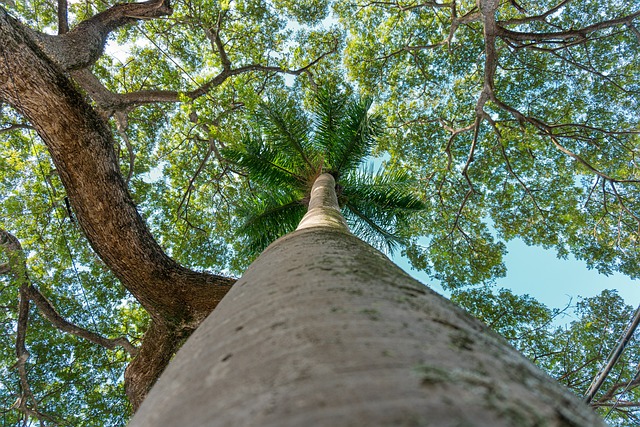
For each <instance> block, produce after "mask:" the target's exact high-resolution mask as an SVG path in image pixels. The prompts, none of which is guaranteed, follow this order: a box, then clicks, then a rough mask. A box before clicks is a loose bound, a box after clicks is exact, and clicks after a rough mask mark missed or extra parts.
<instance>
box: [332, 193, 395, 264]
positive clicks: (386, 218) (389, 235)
mask: <svg viewBox="0 0 640 427" xmlns="http://www.w3.org/2000/svg"><path fill="white" fill-rule="evenodd" d="M343 215H344V217H345V219H346V221H347V225H349V229H350V230H351V232H352V233H353V234H355V235H356V236H358V237H359V238H361V239H362V240H364V241H365V242H367V243H369V244H370V245H371V246H373V247H374V248H376V249H378V250H380V251H382V252H386V253H393V252H394V251H395V250H396V249H397V248H398V246H401V245H402V244H403V243H404V242H403V239H402V238H401V237H399V236H397V235H396V234H394V233H393V231H392V229H393V227H390V225H391V223H393V221H394V218H393V215H389V213H384V212H380V211H378V210H376V209H372V208H371V207H370V206H367V205H366V204H360V203H353V202H349V203H347V204H346V205H345V206H344V208H343Z"/></svg>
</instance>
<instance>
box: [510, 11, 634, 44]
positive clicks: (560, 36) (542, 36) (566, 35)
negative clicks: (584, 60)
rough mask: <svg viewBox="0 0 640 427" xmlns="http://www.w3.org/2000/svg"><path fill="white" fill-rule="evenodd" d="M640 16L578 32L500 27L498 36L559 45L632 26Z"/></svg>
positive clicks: (609, 21)
mask: <svg viewBox="0 0 640 427" xmlns="http://www.w3.org/2000/svg"><path fill="white" fill-rule="evenodd" d="M638 16H640V11H637V12H634V13H632V14H630V15H626V16H622V17H620V18H616V19H610V20H607V21H602V22H598V23H596V24H592V25H588V26H586V27H583V28H578V29H576V30H566V31H554V32H548V33H532V32H520V31H512V30H508V29H506V28H504V27H501V26H498V27H497V29H498V31H497V35H498V36H500V37H504V38H507V39H510V40H514V41H534V42H539V43H541V42H547V43H558V42H564V41H566V40H572V39H585V38H586V37H587V35H588V34H590V33H593V32H595V31H599V30H604V29H605V28H611V27H615V26H618V25H625V24H626V25H631V24H632V22H633V20H634V19H636V18H637V17H638Z"/></svg>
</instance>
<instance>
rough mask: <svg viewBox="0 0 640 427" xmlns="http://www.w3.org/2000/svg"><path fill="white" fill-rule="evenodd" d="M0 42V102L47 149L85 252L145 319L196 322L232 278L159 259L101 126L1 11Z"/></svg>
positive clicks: (108, 134) (160, 253) (19, 27)
mask: <svg viewBox="0 0 640 427" xmlns="http://www.w3.org/2000/svg"><path fill="white" fill-rule="evenodd" d="M0 39H1V40H3V43H2V45H1V46H0V60H2V63H1V64H0V96H2V97H3V98H4V99H6V100H7V101H8V102H9V103H10V104H11V105H13V106H14V107H15V108H16V110H18V111H19V112H20V113H22V114H23V115H25V117H26V118H27V119H28V120H29V122H30V123H32V124H33V126H34V127H35V128H36V130H37V132H38V134H39V135H40V137H41V138H42V139H43V141H44V142H45V144H46V145H47V148H48V149H49V153H50V154H51V157H52V160H53V162H54V164H55V165H56V169H57V171H58V174H59V176H60V179H61V180H62V183H63V185H64V187H65V189H66V191H67V195H68V197H69V201H70V203H71V205H72V207H73V209H74V212H75V214H76V219H77V221H78V223H79V224H80V226H81V227H82V230H83V231H84V233H85V234H86V236H87V238H88V240H89V242H90V244H91V246H92V247H93V249H94V250H95V251H96V252H97V253H98V255H99V256H100V257H101V258H102V260H103V261H104V262H105V264H106V265H107V266H108V267H109V268H110V269H111V270H112V271H113V272H114V274H115V275H116V276H117V277H118V278H119V279H120V280H121V282H122V283H123V285H124V286H125V287H126V288H127V289H128V290H129V291H130V292H131V293H132V294H133V295H134V297H136V298H137V299H138V301H140V303H141V304H142V306H143V307H144V308H145V309H146V310H147V311H148V312H149V314H150V315H151V316H152V317H154V318H157V319H171V321H172V322H176V323H180V324H183V325H184V326H185V327H189V328H191V327H192V326H193V324H198V323H199V322H200V321H201V320H202V319H204V317H206V316H207V315H208V314H209V312H210V311H211V310H212V309H213V308H214V307H215V306H216V305H217V303H218V302H219V301H220V299H222V297H223V296H224V295H225V294H226V292H227V291H228V290H229V289H230V287H231V284H232V283H233V282H234V281H235V280H234V279H230V278H227V277H222V276H218V275H212V274H207V273H200V272H194V271H191V270H189V269H186V268H184V267H182V266H180V265H179V264H178V263H176V262H175V261H174V260H172V259H171V258H169V256H167V254H166V253H165V252H164V251H163V250H162V248H160V246H159V245H158V243H157V242H156V241H155V239H154V238H153V236H152V235H151V233H150V232H149V230H148V229H147V227H146V224H145V222H144V221H143V219H142V218H141V217H140V214H139V213H138V211H137V209H136V206H135V203H134V202H133V200H132V199H131V196H130V195H129V192H128V189H127V186H126V183H125V181H124V179H123V177H122V175H121V174H120V170H119V167H118V161H117V158H116V156H115V152H114V149H113V147H114V145H115V141H114V139H113V135H112V134H111V131H110V129H109V127H108V126H107V125H106V123H105V122H104V121H103V120H102V119H101V118H100V117H99V116H98V115H97V114H96V113H95V111H94V110H93V109H92V108H91V107H90V106H89V105H88V104H87V103H86V101H85V100H84V99H83V97H82V95H80V94H79V93H78V92H77V91H76V90H75V88H74V87H73V86H72V85H71V83H70V82H69V80H68V79H67V78H66V77H65V76H64V75H63V74H62V73H61V72H60V71H59V69H57V68H56V67H54V66H52V65H51V64H50V63H49V61H48V60H47V59H46V57H43V56H42V55H40V54H39V51H38V48H37V47H36V46H35V45H34V44H33V43H32V41H31V40H30V38H29V36H28V34H26V32H25V31H24V27H23V26H22V25H19V24H18V23H16V22H15V20H13V19H12V18H9V17H8V16H7V14H6V13H5V12H3V11H1V10H0Z"/></svg>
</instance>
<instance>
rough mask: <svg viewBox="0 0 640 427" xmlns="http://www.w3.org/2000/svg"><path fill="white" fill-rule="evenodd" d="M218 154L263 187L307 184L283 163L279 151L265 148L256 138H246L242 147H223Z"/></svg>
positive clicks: (291, 186)
mask: <svg viewBox="0 0 640 427" xmlns="http://www.w3.org/2000/svg"><path fill="white" fill-rule="evenodd" d="M220 152H221V154H222V156H223V157H224V158H225V159H226V160H228V161H229V162H231V163H233V164H235V165H237V166H239V167H240V168H242V169H243V170H244V171H245V172H247V173H248V174H249V176H251V179H252V180H254V181H256V182H258V183H260V184H262V185H264V186H274V187H280V186H285V187H290V188H301V187H303V186H304V185H306V183H307V178H306V177H305V176H303V175H300V174H298V171H297V170H296V168H292V167H291V165H288V164H287V162H286V161H283V159H282V155H281V153H280V152H279V151H276V150H274V149H272V148H270V147H267V146H265V145H264V144H263V143H262V141H261V140H260V139H259V138H257V137H249V136H247V137H245V138H244V139H243V143H242V145H240V146H236V147H225V148H224V149H222V150H221V151H220Z"/></svg>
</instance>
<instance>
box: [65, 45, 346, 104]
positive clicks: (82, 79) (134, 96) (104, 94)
mask: <svg viewBox="0 0 640 427" xmlns="http://www.w3.org/2000/svg"><path fill="white" fill-rule="evenodd" d="M335 49H336V48H335V47H334V48H332V49H331V50H329V51H327V52H325V53H323V54H322V55H320V56H319V57H318V58H316V59H315V60H313V61H311V62H310V63H309V64H307V65H305V66H303V67H300V68H297V69H287V68H282V67H279V66H269V65H260V64H249V65H243V66H241V67H238V68H224V69H223V70H222V71H220V73H218V74H217V75H216V76H215V77H213V78H211V79H210V80H209V81H207V82H205V83H204V84H202V85H201V86H199V87H197V88H195V89H193V90H190V91H186V92H180V91H175V90H160V89H158V90H155V89H149V90H140V91H136V92H129V93H124V94H119V93H114V92H111V91H110V90H108V89H107V88H105V87H104V85H103V84H102V83H101V82H100V80H98V78H97V77H96V76H95V75H94V74H93V73H92V72H91V71H90V70H88V69H84V70H78V71H73V72H72V73H71V75H72V76H73V79H74V80H75V81H76V82H77V83H78V84H79V85H80V86H81V87H82V88H83V89H84V90H86V91H87V93H88V94H89V95H90V96H91V98H92V99H93V100H94V101H95V102H96V104H97V106H98V108H99V109H100V110H102V111H104V112H105V113H106V115H107V116H110V115H111V114H112V113H113V112H114V111H126V110H129V109H131V108H134V107H137V106H140V105H146V104H155V103H160V102H180V101H181V100H182V99H183V97H187V98H189V99H192V100H193V99H196V98H199V97H201V96H204V95H206V94H207V93H209V92H210V91H211V90H212V89H214V88H215V87H218V86H220V85H221V84H223V83H224V82H225V81H226V80H227V79H229V78H231V77H234V76H237V75H240V74H244V73H250V72H263V73H282V74H289V75H293V76H299V75H301V74H304V73H309V72H310V71H309V69H310V68H312V67H313V66H315V65H316V64H317V63H318V62H320V61H321V60H322V59H324V58H325V57H326V56H327V55H330V54H332V53H334V52H335Z"/></svg>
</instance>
